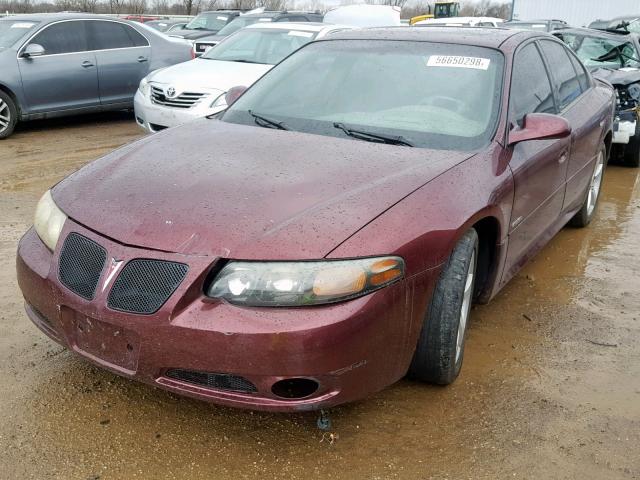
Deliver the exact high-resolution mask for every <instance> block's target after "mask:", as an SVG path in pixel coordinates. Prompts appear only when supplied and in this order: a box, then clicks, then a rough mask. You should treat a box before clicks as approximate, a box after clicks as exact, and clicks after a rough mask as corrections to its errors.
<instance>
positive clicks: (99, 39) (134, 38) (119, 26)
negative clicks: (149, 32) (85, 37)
mask: <svg viewBox="0 0 640 480" xmlns="http://www.w3.org/2000/svg"><path fill="white" fill-rule="evenodd" d="M89 28H90V32H91V33H90V38H91V49H92V50H109V49H113V48H130V47H139V46H141V45H147V41H146V40H145V38H144V37H143V36H142V35H140V34H139V33H138V32H136V31H135V30H134V29H133V28H131V27H130V26H129V25H125V24H123V23H117V22H109V21H101V20H94V21H91V22H90V24H89Z"/></svg>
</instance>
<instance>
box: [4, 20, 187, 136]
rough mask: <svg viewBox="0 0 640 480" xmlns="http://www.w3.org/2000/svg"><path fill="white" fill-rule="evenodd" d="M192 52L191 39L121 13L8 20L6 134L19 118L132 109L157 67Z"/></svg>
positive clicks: (6, 134)
mask: <svg viewBox="0 0 640 480" xmlns="http://www.w3.org/2000/svg"><path fill="white" fill-rule="evenodd" d="M191 58H193V57H192V51H191V48H190V45H189V44H188V43H187V42H184V41H182V40H177V39H172V38H169V37H167V36H165V35H163V34H161V33H159V32H157V31H155V30H153V29H151V28H148V27H146V26H145V25H144V24H141V23H136V22H128V21H126V20H119V19H117V18H109V17H105V16H98V15H86V14H32V15H15V16H10V17H7V18H3V19H0V72H2V73H0V138H6V137H8V136H9V135H11V133H12V132H13V129H14V127H15V125H16V123H17V122H18V121H25V120H35V119H39V118H49V117H57V116H63V115H74V114H79V113H87V112H97V111H105V110H121V109H129V108H131V107H132V106H133V96H134V95H135V92H136V90H137V87H138V84H139V83H140V80H141V79H142V78H144V77H145V76H147V74H148V73H149V72H151V71H153V70H156V69H159V68H163V67H167V66H169V65H174V64H176V63H180V62H184V61H187V60H190V59H191Z"/></svg>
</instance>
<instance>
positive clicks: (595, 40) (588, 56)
mask: <svg viewBox="0 0 640 480" xmlns="http://www.w3.org/2000/svg"><path fill="white" fill-rule="evenodd" d="M557 36H558V37H559V38H561V39H562V40H563V41H564V42H565V43H566V44H567V45H569V47H571V49H572V50H573V51H574V52H576V55H578V57H579V58H580V60H582V63H584V64H585V65H586V66H587V67H590V68H594V67H603V68H613V69H619V68H629V67H631V68H640V57H639V56H638V52H637V51H636V48H635V47H634V45H633V43H631V42H629V41H622V40H616V39H611V38H603V37H598V36H593V37H591V36H587V35H577V34H573V33H562V34H558V35H557Z"/></svg>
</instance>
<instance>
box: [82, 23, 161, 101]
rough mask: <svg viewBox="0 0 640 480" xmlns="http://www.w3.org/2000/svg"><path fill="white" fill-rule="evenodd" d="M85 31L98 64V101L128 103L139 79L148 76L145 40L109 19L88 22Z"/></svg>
mask: <svg viewBox="0 0 640 480" xmlns="http://www.w3.org/2000/svg"><path fill="white" fill-rule="evenodd" d="M88 29H89V45H90V47H91V49H92V50H95V55H96V59H97V62H98V79H99V82H100V102H101V103H102V104H103V105H109V104H125V103H126V104H128V103H132V102H133V96H134V95H135V93H136V90H137V88H138V85H139V84H140V80H142V78H143V77H145V76H146V75H147V73H149V63H150V61H151V47H150V45H149V41H148V40H147V39H146V38H145V37H144V36H142V35H141V34H140V33H139V32H138V31H137V30H135V29H134V28H133V27H131V26H129V25H127V24H125V23H122V22H116V21H113V20H92V21H90V22H88Z"/></svg>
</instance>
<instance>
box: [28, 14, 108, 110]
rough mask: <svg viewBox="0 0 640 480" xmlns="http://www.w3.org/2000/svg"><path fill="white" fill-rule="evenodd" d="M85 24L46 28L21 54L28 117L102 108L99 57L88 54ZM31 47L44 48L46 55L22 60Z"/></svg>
mask: <svg viewBox="0 0 640 480" xmlns="http://www.w3.org/2000/svg"><path fill="white" fill-rule="evenodd" d="M86 23H87V22H86V21H82V20H65V21H62V22H56V23H52V24H49V25H46V26H45V27H43V29H42V30H40V31H39V32H38V33H36V34H35V35H34V36H33V37H32V38H31V39H30V40H29V41H27V43H25V45H23V46H22V48H21V49H20V50H19V52H18V66H19V68H20V75H21V76H22V85H23V88H24V94H25V98H26V105H25V106H24V107H25V108H24V110H25V112H26V113H45V112H54V111H60V110H70V109H82V108H90V107H97V106H99V104H100V100H99V95H98V71H97V68H96V57H95V55H94V54H93V52H89V51H88V50H89V48H88V44H87V32H86ZM28 44H38V45H41V46H42V47H43V48H44V55H42V56H39V57H32V58H25V57H23V56H22V52H23V50H24V48H25V47H26V46H27V45H28Z"/></svg>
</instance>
